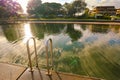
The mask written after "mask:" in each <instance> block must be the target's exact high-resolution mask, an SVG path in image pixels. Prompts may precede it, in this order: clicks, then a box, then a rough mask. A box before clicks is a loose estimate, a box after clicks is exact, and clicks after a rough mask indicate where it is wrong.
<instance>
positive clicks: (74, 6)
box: [64, 0, 87, 17]
mask: <svg viewBox="0 0 120 80" xmlns="http://www.w3.org/2000/svg"><path fill="white" fill-rule="evenodd" d="M86 6H87V4H86V3H85V1H83V0H75V1H73V2H72V3H65V4H64V7H65V9H66V11H67V12H66V13H67V15H68V16H70V17H72V16H75V14H76V13H81V12H83V11H84V10H85V8H86Z"/></svg>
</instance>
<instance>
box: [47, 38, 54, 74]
mask: <svg viewBox="0 0 120 80" xmlns="http://www.w3.org/2000/svg"><path fill="white" fill-rule="evenodd" d="M49 41H50V61H49V57H48V42H49ZM46 61H47V73H46V74H47V75H52V73H51V71H50V69H53V47H52V39H48V40H47V42H46ZM49 62H50V63H51V65H50V64H49ZM50 67H51V68H50Z"/></svg>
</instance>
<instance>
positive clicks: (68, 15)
mask: <svg viewBox="0 0 120 80" xmlns="http://www.w3.org/2000/svg"><path fill="white" fill-rule="evenodd" d="M92 11H93V10H90V9H89V8H87V4H86V3H85V1H84V0H73V1H72V2H71V3H65V4H63V5H62V4H60V3H55V2H54V3H49V2H46V3H42V1H41V0H30V1H29V2H28V6H27V13H28V14H24V13H23V12H24V11H23V9H22V7H21V5H20V4H19V3H17V2H15V1H13V0H1V1H0V12H1V14H0V20H3V19H9V20H14V19H30V20H78V19H82V20H97V19H100V20H115V19H118V20H119V19H120V13H119V14H114V15H109V14H104V15H102V16H101V17H98V18H96V17H95V16H96V14H97V13H95V12H94V13H93V12H92Z"/></svg>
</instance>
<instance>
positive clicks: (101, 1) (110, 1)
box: [42, 0, 120, 9]
mask: <svg viewBox="0 0 120 80" xmlns="http://www.w3.org/2000/svg"><path fill="white" fill-rule="evenodd" d="M72 1H74V0H42V2H43V3H44V2H57V3H61V4H64V3H65V2H68V3H70V2H72ZM85 2H86V3H87V5H88V7H89V8H90V9H92V8H93V7H95V6H105V5H106V6H115V7H116V8H120V0H85Z"/></svg>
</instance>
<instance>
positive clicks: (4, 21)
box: [0, 19, 120, 25]
mask: <svg viewBox="0 0 120 80" xmlns="http://www.w3.org/2000/svg"><path fill="white" fill-rule="evenodd" d="M16 23H61V24H62V23H68V24H69V23H75V24H111V25H120V20H82V19H80V20H77V19H76V20H54V19H48V20H47V19H46V20H40V19H39V20H38V19H34V20H31V19H15V20H0V24H16Z"/></svg>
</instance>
